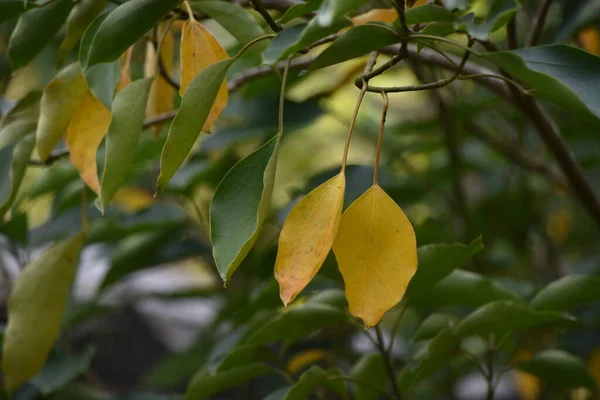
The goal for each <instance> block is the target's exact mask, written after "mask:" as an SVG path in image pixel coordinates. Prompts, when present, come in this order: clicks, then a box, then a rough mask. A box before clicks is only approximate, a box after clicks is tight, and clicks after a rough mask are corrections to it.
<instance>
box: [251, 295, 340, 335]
mask: <svg viewBox="0 0 600 400" xmlns="http://www.w3.org/2000/svg"><path fill="white" fill-rule="evenodd" d="M347 319H348V315H347V314H346V313H345V312H343V311H341V310H340V309H338V308H334V307H331V306H328V305H325V304H318V303H317V304H313V303H305V304H300V305H297V306H293V307H290V308H289V309H287V310H285V311H281V312H280V313H278V314H277V315H275V316H274V317H273V318H271V319H270V320H268V321H266V322H265V323H263V324H261V326H260V328H259V329H258V330H256V331H254V332H251V333H250V334H249V336H248V337H247V338H246V340H245V343H249V344H267V343H273V342H278V341H281V340H285V341H295V340H298V339H301V338H303V337H305V336H307V335H308V334H310V333H312V332H314V331H315V330H317V329H320V328H323V327H326V326H330V325H333V324H335V323H338V322H341V321H346V320H347Z"/></svg>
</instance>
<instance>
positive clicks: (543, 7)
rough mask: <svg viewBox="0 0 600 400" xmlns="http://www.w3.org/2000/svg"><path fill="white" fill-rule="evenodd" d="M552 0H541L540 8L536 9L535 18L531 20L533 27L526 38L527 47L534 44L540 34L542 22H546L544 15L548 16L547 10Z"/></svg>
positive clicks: (542, 28)
mask: <svg viewBox="0 0 600 400" xmlns="http://www.w3.org/2000/svg"><path fill="white" fill-rule="evenodd" d="M551 3H552V0H542V4H540V8H539V9H538V12H537V15H536V17H535V20H534V21H533V28H532V29H531V32H530V34H529V37H528V38H527V47H531V46H535V45H536V44H537V43H538V42H539V40H540V37H541V36H542V32H543V31H544V24H545V23H546V17H547V16H548V10H549V9H550V4H551Z"/></svg>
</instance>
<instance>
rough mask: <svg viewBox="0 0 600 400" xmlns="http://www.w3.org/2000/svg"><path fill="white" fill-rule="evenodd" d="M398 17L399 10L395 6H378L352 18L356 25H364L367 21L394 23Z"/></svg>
mask: <svg viewBox="0 0 600 400" xmlns="http://www.w3.org/2000/svg"><path fill="white" fill-rule="evenodd" d="M396 19H398V12H397V11H396V10H395V9H394V8H376V9H374V10H371V11H368V12H366V13H364V14H360V15H357V16H356V17H354V18H352V23H353V24H354V25H362V24H366V23H367V22H386V23H388V24H393V23H394V21H395V20H396Z"/></svg>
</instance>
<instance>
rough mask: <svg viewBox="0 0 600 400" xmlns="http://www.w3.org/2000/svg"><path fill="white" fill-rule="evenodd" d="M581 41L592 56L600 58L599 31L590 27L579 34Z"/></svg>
mask: <svg viewBox="0 0 600 400" xmlns="http://www.w3.org/2000/svg"><path fill="white" fill-rule="evenodd" d="M578 36H579V41H580V42H581V46H582V47H583V48H584V49H586V50H587V51H589V52H590V53H592V54H595V55H597V56H600V32H599V31H598V29H596V28H594V27H593V26H590V27H589V28H585V29H583V30H581V32H579V35H578Z"/></svg>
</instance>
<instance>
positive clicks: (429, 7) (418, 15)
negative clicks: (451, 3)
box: [405, 4, 456, 25]
mask: <svg viewBox="0 0 600 400" xmlns="http://www.w3.org/2000/svg"><path fill="white" fill-rule="evenodd" d="M405 16H406V24H407V25H413V24H423V23H425V22H434V21H437V22H454V21H456V15H454V14H452V13H451V12H450V11H448V10H446V9H445V8H444V7H440V6H437V5H435V4H423V5H422V6H417V7H411V8H409V9H408V10H406V12H405Z"/></svg>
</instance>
